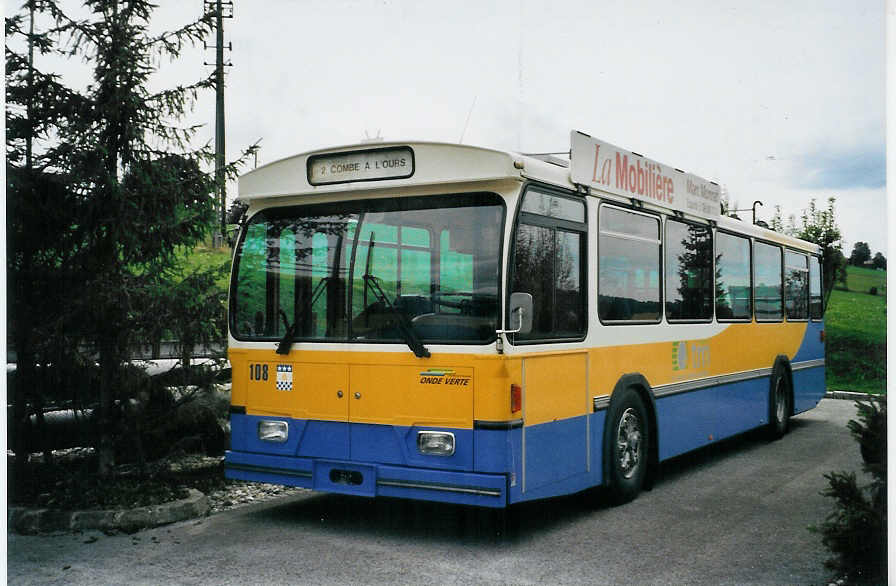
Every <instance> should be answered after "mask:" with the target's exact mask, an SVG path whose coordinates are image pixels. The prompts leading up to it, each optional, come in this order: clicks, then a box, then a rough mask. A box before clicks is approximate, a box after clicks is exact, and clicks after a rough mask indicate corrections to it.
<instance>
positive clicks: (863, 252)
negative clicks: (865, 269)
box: [849, 242, 871, 267]
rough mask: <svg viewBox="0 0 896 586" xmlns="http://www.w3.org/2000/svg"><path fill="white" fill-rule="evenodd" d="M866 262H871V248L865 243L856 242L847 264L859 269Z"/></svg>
mask: <svg viewBox="0 0 896 586" xmlns="http://www.w3.org/2000/svg"><path fill="white" fill-rule="evenodd" d="M868 260H871V247H870V246H868V243H867V242H856V243H855V244H854V245H853V247H852V253H851V254H850V255H849V264H851V265H853V266H855V267H860V266H862V265H863V264H865V261H868Z"/></svg>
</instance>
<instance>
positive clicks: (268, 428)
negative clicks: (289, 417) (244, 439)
mask: <svg viewBox="0 0 896 586" xmlns="http://www.w3.org/2000/svg"><path fill="white" fill-rule="evenodd" d="M288 436H289V424H288V423H286V422H285V421H273V420H268V419H262V420H261V421H259V422H258V439H260V440H263V441H266V442H277V443H281V444H282V443H283V442H285V441H286V438H287V437H288Z"/></svg>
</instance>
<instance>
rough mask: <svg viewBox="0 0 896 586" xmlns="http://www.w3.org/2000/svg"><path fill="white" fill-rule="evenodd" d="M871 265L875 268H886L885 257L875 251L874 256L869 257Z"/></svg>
mask: <svg viewBox="0 0 896 586" xmlns="http://www.w3.org/2000/svg"><path fill="white" fill-rule="evenodd" d="M871 266H872V267H873V268H875V269H883V270H887V257H885V256H884V255H883V254H882V253H880V252H875V253H874V258H872V259H871Z"/></svg>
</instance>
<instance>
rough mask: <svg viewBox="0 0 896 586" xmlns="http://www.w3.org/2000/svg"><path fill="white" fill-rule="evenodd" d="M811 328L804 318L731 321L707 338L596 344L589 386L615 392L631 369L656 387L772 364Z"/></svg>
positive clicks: (596, 390) (598, 392) (597, 391)
mask: <svg viewBox="0 0 896 586" xmlns="http://www.w3.org/2000/svg"><path fill="white" fill-rule="evenodd" d="M620 327H625V326H620ZM627 327H632V326H627ZM806 327H807V325H806V323H804V322H790V323H768V324H755V323H752V324H750V323H747V324H731V325H729V326H728V327H727V328H726V329H725V330H724V331H722V332H721V333H719V334H717V335H716V336H713V337H711V338H707V339H689V338H686V337H682V339H681V340H678V341H673V342H656V343H649V344H636V345H627V346H608V347H604V348H595V349H594V350H592V351H591V356H592V363H591V373H590V374H591V380H590V383H589V386H590V388H591V390H592V393H593V395H594V396H599V395H608V394H610V393H611V392H612V391H613V386H614V385H615V384H616V382H617V381H618V380H619V377H621V376H622V375H623V374H627V373H634V372H637V373H641V374H643V375H644V376H645V377H646V378H647V381H648V382H649V383H650V384H651V385H652V386H657V385H664V384H670V383H676V382H682V381H689V380H698V379H701V378H707V377H710V376H717V375H722V374H730V373H736V372H745V371H750V370H757V369H761V368H771V367H772V366H773V365H774V363H775V357H776V356H777V355H779V354H784V355H786V356H788V357H789V358H793V357H794V356H795V355H796V353H797V351H798V350H799V347H800V343H801V342H802V340H803V337H804V335H805V333H806ZM605 331H607V330H605Z"/></svg>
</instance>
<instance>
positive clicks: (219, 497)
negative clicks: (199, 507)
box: [207, 480, 310, 514]
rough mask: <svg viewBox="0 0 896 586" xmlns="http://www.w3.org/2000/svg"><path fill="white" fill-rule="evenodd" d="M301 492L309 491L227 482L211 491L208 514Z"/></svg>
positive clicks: (252, 483) (306, 490) (291, 487)
mask: <svg viewBox="0 0 896 586" xmlns="http://www.w3.org/2000/svg"><path fill="white" fill-rule="evenodd" d="M303 492H310V490H308V489H307V488H296V487H294V486H280V485H276V484H260V483H257V482H244V481H242V480H228V481H227V485H226V486H225V487H224V488H222V489H220V490H214V491H211V492H210V493H209V494H208V495H207V496H208V502H209V505H210V507H211V509H210V512H211V514H215V513H220V512H221V511H228V510H231V509H237V508H239V507H244V506H246V505H251V504H253V503H261V502H265V501H269V500H273V499H277V498H282V497H285V496H290V495H294V494H300V493H303Z"/></svg>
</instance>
